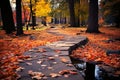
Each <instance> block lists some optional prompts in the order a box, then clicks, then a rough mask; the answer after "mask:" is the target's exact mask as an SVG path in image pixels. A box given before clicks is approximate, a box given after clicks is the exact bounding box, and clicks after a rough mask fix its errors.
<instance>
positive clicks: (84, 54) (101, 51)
mask: <svg viewBox="0 0 120 80" xmlns="http://www.w3.org/2000/svg"><path fill="white" fill-rule="evenodd" d="M85 30H86V28H77V29H75V28H66V29H64V30H63V29H60V30H59V32H62V33H65V34H68V35H72V36H75V35H81V36H86V37H87V38H88V39H89V41H88V43H87V44H86V45H85V46H81V47H79V48H78V49H76V50H74V51H73V52H72V55H71V56H72V57H74V58H80V59H82V60H85V61H95V62H103V63H104V64H107V65H110V66H111V67H115V68H120V54H110V55H109V56H108V55H107V54H106V52H107V50H114V51H116V50H120V40H119V39H120V35H119V34H120V29H119V28H108V27H101V28H100V31H101V33H99V34H98V33H86V32H85Z"/></svg>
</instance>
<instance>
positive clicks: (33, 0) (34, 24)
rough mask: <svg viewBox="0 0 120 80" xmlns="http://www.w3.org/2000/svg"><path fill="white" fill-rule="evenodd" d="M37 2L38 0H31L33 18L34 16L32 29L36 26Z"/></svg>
mask: <svg viewBox="0 0 120 80" xmlns="http://www.w3.org/2000/svg"><path fill="white" fill-rule="evenodd" d="M35 4H36V0H30V12H31V18H32V29H33V30H34V29H35V28H34V26H36V14H35V10H36V9H35V8H36V7H35Z"/></svg>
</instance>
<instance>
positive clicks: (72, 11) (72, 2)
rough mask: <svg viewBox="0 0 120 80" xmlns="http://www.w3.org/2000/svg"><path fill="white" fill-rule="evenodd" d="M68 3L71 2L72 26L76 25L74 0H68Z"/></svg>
mask: <svg viewBox="0 0 120 80" xmlns="http://www.w3.org/2000/svg"><path fill="white" fill-rule="evenodd" d="M68 4H69V11H70V26H71V27H76V22H75V11H74V0H68Z"/></svg>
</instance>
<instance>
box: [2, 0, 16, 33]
mask: <svg viewBox="0 0 120 80" xmlns="http://www.w3.org/2000/svg"><path fill="white" fill-rule="evenodd" d="M0 8H1V16H2V22H3V28H4V30H5V31H6V33H7V34H10V33H12V32H13V31H15V25H14V20H13V14H12V9H11V5H10V1H9V0H0Z"/></svg>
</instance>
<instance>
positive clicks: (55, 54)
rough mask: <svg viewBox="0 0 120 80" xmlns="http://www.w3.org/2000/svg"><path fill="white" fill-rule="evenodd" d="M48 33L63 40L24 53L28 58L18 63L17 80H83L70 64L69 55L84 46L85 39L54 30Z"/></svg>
mask: <svg viewBox="0 0 120 80" xmlns="http://www.w3.org/2000/svg"><path fill="white" fill-rule="evenodd" d="M48 32H49V33H51V34H55V35H58V36H59V35H62V36H64V39H62V40H61V41H56V42H53V43H49V44H46V45H45V46H39V47H36V48H33V49H31V50H29V51H27V52H25V53H24V55H27V56H30V58H27V59H26V60H21V61H20V63H19V65H20V66H21V67H20V68H19V69H18V70H17V73H18V74H19V75H20V78H19V79H18V80H84V78H83V76H82V75H81V74H80V73H79V71H78V70H77V69H76V68H75V67H74V65H73V64H72V62H71V59H70V57H69V53H70V51H72V50H74V49H75V48H77V47H78V46H79V45H81V44H84V43H85V42H86V41H87V38H86V37H84V36H68V35H65V34H60V33H58V32H57V29H56V28H51V29H50V30H48Z"/></svg>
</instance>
